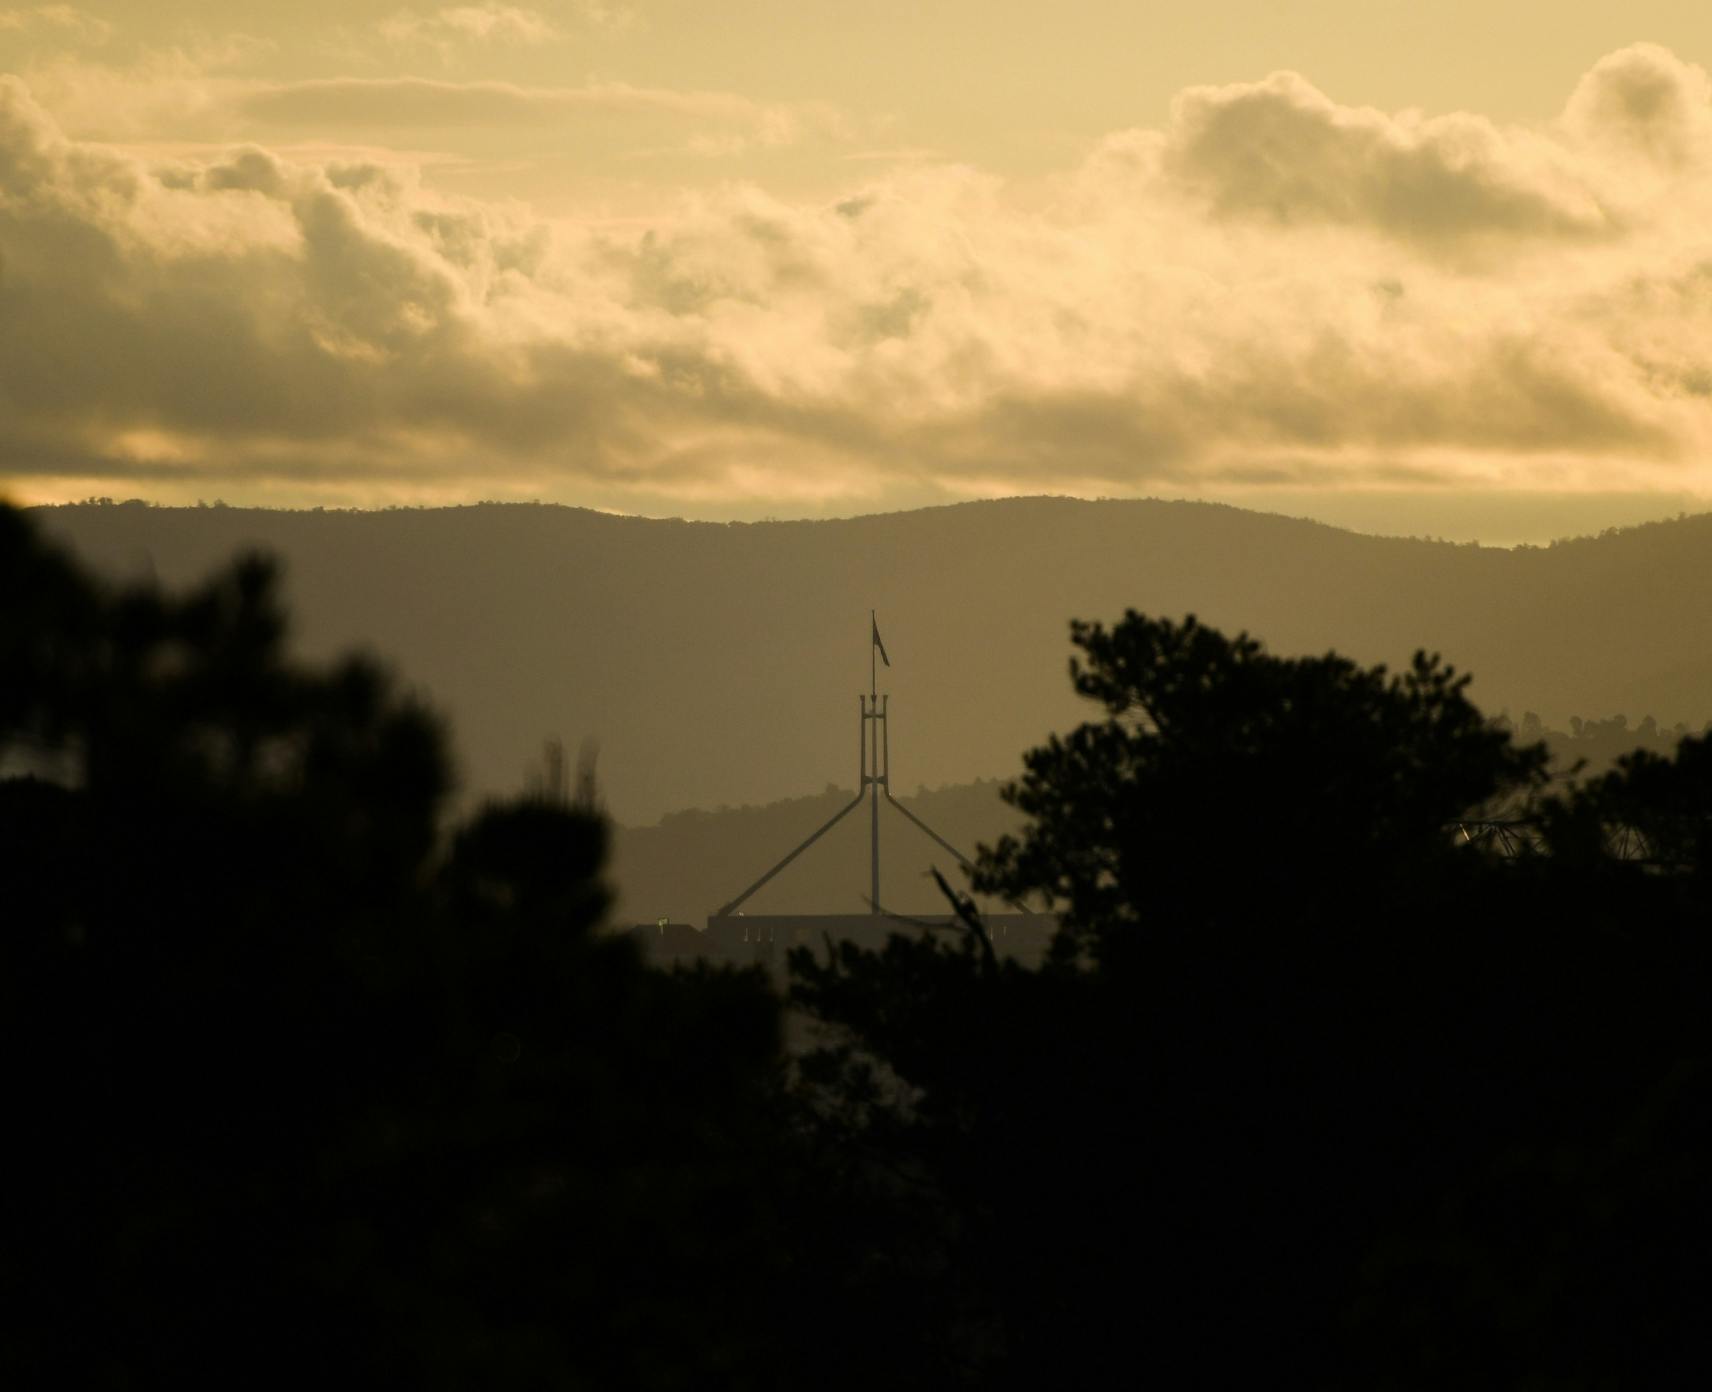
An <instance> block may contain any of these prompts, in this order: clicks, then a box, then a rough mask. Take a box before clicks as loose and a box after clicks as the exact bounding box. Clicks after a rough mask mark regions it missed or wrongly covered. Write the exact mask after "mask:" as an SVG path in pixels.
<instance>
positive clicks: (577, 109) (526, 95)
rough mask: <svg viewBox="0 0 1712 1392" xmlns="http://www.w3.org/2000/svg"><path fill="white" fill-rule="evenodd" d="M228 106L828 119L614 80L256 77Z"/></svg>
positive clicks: (342, 118) (532, 120) (412, 121)
mask: <svg viewBox="0 0 1712 1392" xmlns="http://www.w3.org/2000/svg"><path fill="white" fill-rule="evenodd" d="M234 106H235V109H236V111H237V112H238V113H239V114H240V115H242V116H244V117H247V118H249V119H251V120H254V121H258V122H263V123H267V124H269V125H276V126H299V127H301V126H317V127H328V126H333V127H350V126H353V125H355V126H370V127H372V126H390V127H397V126H441V127H444V126H477V125H481V126H506V125H530V124H541V123H545V122H551V121H557V120H562V119H565V118H567V117H579V116H588V115H597V114H608V115H628V116H666V117H670V118H673V119H678V120H684V121H694V122H714V123H723V124H729V125H733V126H738V127H743V128H747V129H749V130H752V131H755V132H757V133H760V134H763V135H767V136H769V137H770V138H775V139H779V140H784V139H788V138H791V137H792V136H793V135H794V134H795V133H796V132H797V131H799V130H801V129H802V128H803V127H804V126H805V125H806V124H808V123H810V122H816V121H818V122H822V123H834V122H835V121H836V116H835V114H833V113H831V112H830V111H829V110H828V109H825V108H818V107H812V106H804V107H797V108H792V107H785V106H767V105H764V104H762V103H759V102H753V101H750V100H748V99H747V98H744V97H739V96H734V95H732V94H730V93H727V92H684V91H678V90H674V89H667V88H650V87H633V86H631V85H629V84H627V83H622V82H607V83H595V84H590V85H588V86H584V87H524V86H518V85H516V84H514V83H509V82H437V81H434V80H432V79H428V78H418V77H399V78H329V79H321V80H312V81H305V82H291V83H274V84H266V85H263V84H256V85H254V86H252V87H250V88H248V89H245V90H243V91H241V92H239V93H237V94H235V96H234Z"/></svg>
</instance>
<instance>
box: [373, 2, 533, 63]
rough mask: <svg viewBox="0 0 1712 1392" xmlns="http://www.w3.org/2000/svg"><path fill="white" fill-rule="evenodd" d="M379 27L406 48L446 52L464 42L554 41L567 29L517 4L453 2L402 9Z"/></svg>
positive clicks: (527, 43)
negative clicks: (424, 9) (425, 8)
mask: <svg viewBox="0 0 1712 1392" xmlns="http://www.w3.org/2000/svg"><path fill="white" fill-rule="evenodd" d="M378 28H379V31H380V33H381V35H382V37H384V38H385V39H386V40H387V41H388V42H390V43H392V44H395V45H398V46H400V47H404V48H415V47H428V48H433V49H437V50H440V51H442V52H446V51H447V50H449V49H451V48H454V47H457V46H462V45H465V44H477V45H514V46H519V47H534V46H537V45H540V44H547V43H553V42H555V41H556V40H558V39H561V38H563V37H564V32H563V31H562V30H561V29H560V28H559V27H558V25H556V24H554V23H553V21H552V20H550V19H549V18H548V17H547V16H546V15H544V14H542V13H541V12H540V11H539V10H531V9H526V8H524V7H522V6H518V5H499V4H492V3H489V4H484V5H452V6H448V7H446V8H444V9H439V10H434V11H431V12H429V13H426V14H425V13H423V12H421V11H418V10H399V11H397V12H396V13H395V14H392V15H390V16H389V17H387V18H386V19H384V20H382V21H381V22H380V24H379V26H378Z"/></svg>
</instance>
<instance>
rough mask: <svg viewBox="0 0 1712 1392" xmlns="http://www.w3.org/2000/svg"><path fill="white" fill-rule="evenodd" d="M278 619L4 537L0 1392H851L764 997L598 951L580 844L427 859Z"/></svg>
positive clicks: (449, 844) (503, 822)
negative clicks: (717, 1391)
mask: <svg viewBox="0 0 1712 1392" xmlns="http://www.w3.org/2000/svg"><path fill="white" fill-rule="evenodd" d="M276 589H277V587H276V583H275V576H274V572H273V570H272V568H271V567H270V566H269V565H267V564H266V563H265V562H262V561H258V560H244V561H240V562H238V563H237V564H235V565H234V566H232V567H231V568H229V569H228V570H226V571H224V572H223V573H221V574H219V575H217V576H215V577H214V578H213V579H212V580H210V581H209V582H207V583H206V584H204V585H202V586H200V587H198V588H196V589H194V590H192V591H190V592H189V593H187V594H185V595H182V596H176V595H171V594H167V593H165V592H162V591H161V590H159V589H158V588H156V587H154V586H152V585H151V586H130V587H125V588H111V587H109V586H106V585H104V584H101V583H98V582H96V581H95V580H93V579H91V578H89V577H88V576H86V575H85V574H83V573H82V572H81V571H80V570H79V569H78V567H76V566H75V565H74V564H72V563H71V562H70V561H69V560H68V559H66V558H65V557H64V556H62V555H61V554H59V553H58V552H56V551H54V550H53V549H51V548H50V547H47V546H46V545H44V544H43V543H42V542H41V541H40V540H39V539H38V538H37V537H36V536H35V535H34V534H33V533H32V531H31V530H30V529H29V528H28V527H27V526H26V525H25V524H24V522H23V520H22V519H21V517H20V515H19V514H17V513H16V512H13V511H10V510H6V509H3V508H0V591H3V592H4V593H5V595H6V596H7V599H6V602H5V603H4V604H0V757H3V756H4V755H5V753H6V751H7V749H8V748H11V747H13V746H14V745H18V744H20V743H22V744H27V745H28V747H29V749H30V751H32V754H33V755H39V754H41V753H42V752H43V751H47V752H48V753H49V754H51V755H53V756H54V757H53V758H50V759H46V760H45V761H44V760H43V759H41V758H35V759H34V762H33V763H32V764H31V767H33V768H34V769H35V770H36V772H35V774H34V775H32V776H17V777H10V778H0V887H3V888H0V892H3V896H4V897H3V900H0V1044H3V1048H4V1057H5V1060H6V1073H5V1077H6V1083H7V1121H8V1127H7V1129H8V1135H9V1142H8V1151H9V1163H8V1167H7V1170H8V1175H7V1184H6V1186H5V1195H4V1199H3V1200H0V1203H3V1205H4V1215H5V1220H4V1232H5V1240H4V1242H0V1305H3V1308H4V1312H5V1313H4V1316H3V1317H0V1325H3V1334H0V1370H3V1372H4V1376H5V1378H6V1380H7V1381H8V1383H9V1384H10V1385H15V1386H46V1385H80V1386H81V1385H89V1386H172V1387H182V1386H185V1385H201V1384H205V1383H210V1382H213V1381H216V1380H218V1381H219V1382H220V1383H222V1384H230V1385H240V1386H241V1385H248V1384H254V1383H258V1382H268V1383H271V1382H288V1381H289V1382H292V1383H293V1384H294V1385H304V1383H305V1382H306V1380H309V1379H317V1380H320V1379H332V1378H339V1379H341V1380H344V1379H355V1380H357V1381H360V1382H362V1383H364V1384H367V1385H373V1384H375V1383H378V1382H385V1383H399V1384H402V1385H409V1386H446V1387H472V1386H480V1387H489V1386H498V1387H515V1386H530V1387H534V1386H554V1387H569V1386H598V1387H644V1386H646V1387H662V1388H670V1387H683V1388H687V1387H700V1386H707V1385H716V1386H734V1387H798V1386H806V1385H814V1384H815V1383H817V1382H820V1383H831V1384H834V1385H841V1384H845V1383H848V1382H852V1381H855V1380H862V1381H864V1382H865V1383H867V1384H871V1382H872V1380H873V1378H874V1377H875V1376H876V1369H877V1368H878V1367H880V1366H883V1362H882V1360H883V1359H884V1358H886V1357H887V1356H888V1352H887V1350H886V1349H885V1347H884V1345H883V1344H877V1343H876V1341H874V1340H872V1339H868V1340H861V1339H858V1338H857V1337H855V1332H854V1331H855V1329H856V1328H859V1327H860V1326H861V1323H862V1316H861V1314H860V1313H859V1312H857V1313H855V1314H852V1313H851V1312H849V1311H845V1310H841V1309H839V1308H838V1303H837V1298H838V1296H839V1293H840V1291H841V1289H842V1288H843V1287H844V1286H846V1285H848V1284H850V1283H849V1282H848V1281H846V1280H845V1279H844V1277H843V1276H842V1275H841V1274H840V1273H841V1272H843V1271H846V1270H849V1269H851V1268H852V1267H853V1266H854V1265H855V1262H854V1261H853V1259H852V1253H856V1252H865V1251H868V1250H870V1249H871V1247H872V1242H873V1238H872V1234H871V1233H870V1232H860V1231H857V1230H855V1228H854V1227H853V1226H852V1223H853V1221H859V1218H860V1215H857V1214H845V1213H834V1212H830V1211H828V1210H827V1209H826V1208H825V1206H824V1204H823V1201H822V1199H821V1196H820V1194H819V1191H818V1188H817V1186H816V1184H815V1183H814V1182H813V1175H814V1174H815V1173H816V1172H817V1171H816V1165H817V1164H818V1161H817V1160H816V1158H815V1157H816V1155H817V1154H818V1151H817V1147H818V1146H820V1145H822V1144H823V1141H822V1139H821V1138H819V1137H818V1136H817V1135H816V1134H815V1133H814V1132H813V1131H812V1130H811V1129H810V1128H809V1127H807V1126H806V1125H804V1124H803V1122H802V1121H801V1120H800V1118H799V1116H798V1114H797V1113H796V1112H795V1111H794V1110H793V1108H792V1106H791V1105H790V1102H789V1098H788V1095H787V1093H786V1092H785V1091H784V1090H783V1089H782V1088H781V1087H780V1085H779V1080H780V1068H781V1057H780V1046H779V1037H780V1028H779V1025H780V1022H779V1011H778V1003H777V1001H776V999H775V997H774V996H773V995H772V993H771V991H770V989H769V987H768V985H767V983H766V982H765V980H764V978H763V977H762V976H761V975H760V974H759V973H758V972H750V973H744V972H733V971H725V970H712V969H705V968H704V969H700V970H696V971H692V972H680V973H677V974H670V975H668V974H665V973H659V972H654V971H651V970H649V969H647V968H646V967H645V966H644V965H643V964H642V962H641V961H640V959H639V958H638V956H637V954H636V951H635V948H634V946H633V945H632V944H631V943H630V941H629V940H628V939H627V938H625V937H621V936H614V935H608V934H605V933H602V932H600V931H599V920H600V916H601V914H602V912H603V910H604V906H605V903H606V891H605V889H604V887H603V886H602V884H601V881H600V869H601V865H602V862H603V857H604V852H605V838H606V828H605V824H604V822H603V821H602V820H601V819H600V818H599V817H598V816H597V815H595V814H594V813H593V812H592V810H589V809H584V808H579V807H571V806H566V805H563V804H562V803H559V802H549V801H547V800H537V801H530V800H524V801H521V802H515V803H510V804H504V805H496V806H491V807H487V808H484V809H480V810H478V811H477V813H476V814H475V815H474V816H473V817H472V818H470V819H469V820H468V821H467V822H465V823H464V824H462V825H461V826H458V827H456V828H455V829H453V830H452V831H451V833H450V834H449V835H446V834H443V832H442V828H443V825H444V823H445V822H446V821H447V803H446V796H447V792H448V789H449V786H450V776H449V763H448V758H447V753H446V744H445V738H444V736H443V734H442V731H441V728H440V726H439V724H438V722H437V721H436V720H435V719H434V718H433V717H432V716H431V715H430V714H429V713H428V711H427V710H426V709H425V708H424V707H422V706H421V705H420V704H419V703H417V702H416V701H415V700H414V699H412V698H410V697H408V696H404V695H401V694H399V692H398V691H397V689H396V688H395V686H394V684H393V683H392V682H391V680H390V679H389V678H388V677H387V676H386V674H385V673H384V672H382V671H381V670H380V669H379V668H378V667H376V666H375V665H374V664H372V663H370V662H367V661H365V660H361V659H351V660H346V661H342V662H339V663H336V664H334V665H332V666H331V667H329V668H326V669H316V668H311V667H307V666H304V665H301V664H297V663H295V662H293V661H291V660H290V659H289V658H288V657H287V655H286V651H285V646H284V642H285V633H286V624H285V620H284V616H283V613H282V611H281V609H280V606H279V603H278V599H277V594H276ZM48 775H51V776H48ZM823 1277H824V1279H822V1278H823ZM870 1313H871V1311H870ZM850 1319H854V1320H855V1321H856V1323H855V1324H854V1325H851V1324H850V1323H849V1320H850ZM833 1351H836V1352H837V1354H838V1355H839V1358H838V1361H837V1362H836V1363H834V1364H832V1365H828V1363H827V1362H826V1359H827V1356H828V1354H829V1352H833Z"/></svg>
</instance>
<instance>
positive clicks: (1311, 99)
mask: <svg viewBox="0 0 1712 1392" xmlns="http://www.w3.org/2000/svg"><path fill="white" fill-rule="evenodd" d="M1161 161H1162V165H1163V168H1164V170H1165V171H1166V172H1167V173H1168V175H1169V176H1170V177H1171V178H1173V179H1174V180H1175V181H1176V182H1178V183H1179V184H1180V185H1181V186H1182V187H1183V188H1185V189H1186V190H1188V191H1190V192H1191V193H1192V194H1194V195H1196V196H1198V197H1199V198H1201V199H1202V200H1204V202H1205V205H1206V206H1207V207H1208V209H1209V210H1210V211H1211V213H1212V214H1213V215H1214V216H1216V217H1220V218H1246V219H1253V220H1265V221H1270V222H1273V223H1276V224H1281V225H1291V224H1297V223H1304V222H1307V223H1314V222H1320V223H1329V224H1337V225H1346V226H1364V227H1369V228H1372V229H1374V230H1375V231H1378V232H1381V233H1383V234H1384V235H1386V236H1388V237H1393V238H1396V239H1397V240H1399V241H1403V242H1408V243H1410V244H1412V245H1415V246H1417V247H1420V248H1422V249H1428V250H1433V251H1444V250H1453V249H1456V248H1458V247H1459V246H1465V245H1466V244H1468V243H1470V242H1476V241H1479V240H1482V239H1488V238H1493V237H1499V238H1513V237H1517V236H1526V237H1538V238H1572V239H1585V238H1596V237H1604V236H1610V235H1612V234H1614V233H1616V232H1618V231H1620V230H1621V229H1620V225H1619V223H1618V222H1617V220H1616V219H1615V218H1614V216H1613V213H1612V210H1611V208H1609V207H1608V206H1607V205H1606V203H1605V202H1604V201H1603V199H1602V198H1601V196H1600V190H1599V187H1598V185H1597V183H1595V182H1593V181H1592V180H1590V179H1589V178H1588V177H1587V174H1586V173H1585V172H1584V171H1583V170H1582V169H1580V168H1578V167H1577V165H1576V163H1575V161H1574V159H1573V156H1572V154H1571V153H1570V152H1569V151H1568V150H1566V149H1565V148H1564V147H1563V146H1562V145H1560V144H1558V143H1557V142H1554V141H1553V140H1551V139H1550V138H1549V137H1547V136H1545V135H1543V134H1540V133H1536V132H1530V131H1518V130H1504V129H1501V128H1500V127H1498V126H1496V125H1494V124H1493V123H1492V122H1490V121H1488V120H1486V119H1485V118H1483V117H1480V116H1473V115H1467V114H1455V115H1448V116H1440V117H1436V118H1431V119H1429V118H1425V117H1422V116H1419V115H1413V114H1405V115H1402V116H1392V115H1387V114H1386V113H1384V112H1380V111H1375V110H1373V109H1371V108H1366V107H1347V106H1340V105H1338V104H1337V103H1335V102H1333V101H1332V100H1331V99H1330V98H1328V97H1326V96H1325V95H1324V94H1323V93H1321V92H1320V91H1319V90H1318V89H1316V88H1315V87H1314V86H1313V85H1312V84H1310V83H1309V82H1308V81H1307V80H1306V79H1305V78H1303V77H1301V76H1300V75H1299V74H1296V73H1292V72H1280V73H1274V74H1273V75H1272V76H1271V77H1269V78H1267V79H1266V80H1265V81H1264V82H1257V83H1241V84H1235V85H1232V86H1225V87H1192V88H1190V89H1188V90H1187V91H1185V92H1183V93H1182V94H1180V95H1179V96H1178V97H1177V99H1176V101H1175V102H1174V103H1173V105H1172V110H1171V123H1170V127H1169V129H1168V130H1167V132H1166V139H1165V143H1164V146H1163V150H1162V152H1161Z"/></svg>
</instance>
